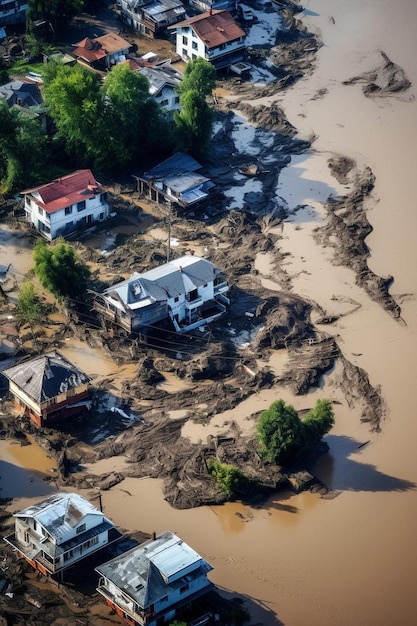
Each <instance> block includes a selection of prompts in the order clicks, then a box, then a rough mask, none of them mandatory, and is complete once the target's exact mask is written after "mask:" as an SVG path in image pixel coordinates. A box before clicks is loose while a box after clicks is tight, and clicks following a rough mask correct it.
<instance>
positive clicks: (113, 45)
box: [73, 33, 131, 69]
mask: <svg viewBox="0 0 417 626" xmlns="http://www.w3.org/2000/svg"><path fill="white" fill-rule="evenodd" d="M73 45H74V47H75V50H74V52H73V54H74V56H75V57H76V58H77V59H79V60H80V61H83V62H84V63H87V64H88V65H91V66H92V67H94V68H96V69H110V68H111V67H112V66H113V65H116V63H122V62H123V61H125V60H126V56H127V54H128V53H129V49H130V48H131V44H130V43H129V42H128V41H126V40H125V39H123V38H122V37H120V36H119V35H117V34H116V33H107V35H102V36H101V37H96V38H95V39H90V38H89V37H85V38H84V39H83V40H82V41H79V42H78V43H76V44H73Z"/></svg>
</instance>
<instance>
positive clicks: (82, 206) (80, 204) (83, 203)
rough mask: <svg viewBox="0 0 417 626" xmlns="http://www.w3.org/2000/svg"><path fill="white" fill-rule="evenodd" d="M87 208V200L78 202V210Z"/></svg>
mask: <svg viewBox="0 0 417 626" xmlns="http://www.w3.org/2000/svg"><path fill="white" fill-rule="evenodd" d="M84 209H85V200H81V202H77V211H78V212H80V211H84Z"/></svg>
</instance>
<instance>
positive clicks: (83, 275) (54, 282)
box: [33, 239, 90, 300]
mask: <svg viewBox="0 0 417 626" xmlns="http://www.w3.org/2000/svg"><path fill="white" fill-rule="evenodd" d="M33 258H34V261H35V273H36V275H37V277H38V278H39V281H40V283H41V285H42V287H45V289H48V291H50V292H51V293H52V294H53V295H54V296H55V297H56V298H57V299H59V300H61V299H63V298H75V299H78V300H80V299H82V297H83V294H85V291H86V287H87V283H88V279H89V277H90V270H89V269H88V267H87V266H86V265H85V264H84V263H83V262H82V261H80V260H79V259H78V257H77V255H76V253H75V251H74V248H73V247H72V246H70V244H68V243H66V242H64V241H63V240H62V239H61V240H59V241H58V243H57V244H56V245H54V246H48V245H47V244H46V242H45V241H44V240H43V239H40V240H39V241H38V242H37V244H36V246H35V250H34V253H33Z"/></svg>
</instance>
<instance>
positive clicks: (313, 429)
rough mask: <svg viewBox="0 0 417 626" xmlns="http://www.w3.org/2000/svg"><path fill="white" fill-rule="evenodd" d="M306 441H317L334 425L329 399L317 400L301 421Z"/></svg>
mask: <svg viewBox="0 0 417 626" xmlns="http://www.w3.org/2000/svg"><path fill="white" fill-rule="evenodd" d="M302 424H303V430H304V437H305V439H306V441H307V443H310V442H311V443H318V442H319V441H321V439H323V437H324V435H326V434H327V433H328V432H329V431H330V430H331V428H332V427H333V425H334V412H333V408H332V405H331V402H330V400H317V402H316V406H315V407H314V408H313V409H311V411H309V413H307V415H306V417H305V418H304V420H303V422H302Z"/></svg>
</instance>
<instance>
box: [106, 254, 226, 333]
mask: <svg viewBox="0 0 417 626" xmlns="http://www.w3.org/2000/svg"><path fill="white" fill-rule="evenodd" d="M228 290H229V285H228V282H227V280H226V277H225V276H224V274H223V273H222V272H221V270H219V269H218V268H217V267H216V266H215V265H214V264H213V263H211V262H210V261H207V260H206V259H202V258H199V257H197V256H194V255H192V254H189V255H185V256H182V257H180V258H178V259H175V260H173V261H170V262H169V263H165V264H164V265H161V266H160V267H156V268H154V269H152V270H149V271H148V272H145V273H144V274H138V273H137V272H135V273H134V274H133V275H132V276H131V277H130V278H128V279H127V280H124V281H122V282H120V283H116V284H115V285H112V286H111V287H109V288H108V289H106V290H105V291H104V292H103V293H102V294H96V299H95V301H94V309H95V310H96V311H97V312H98V313H99V314H100V315H101V316H102V317H103V318H104V319H107V320H109V321H110V322H112V323H114V324H117V325H118V326H121V327H122V328H124V329H125V330H127V331H128V332H130V333H135V332H143V331H146V328H147V327H149V326H153V325H154V324H156V323H157V322H160V321H162V320H171V322H172V324H173V326H174V328H175V330H176V331H177V332H178V333H184V332H187V331H190V330H194V329H195V328H198V327H199V326H202V325H204V324H208V323H210V322H213V321H214V320H216V319H218V318H219V317H221V316H222V315H224V313H225V312H226V305H228V304H230V301H229V299H228V298H227V297H226V296H225V295H224V294H225V293H227V291H228Z"/></svg>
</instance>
